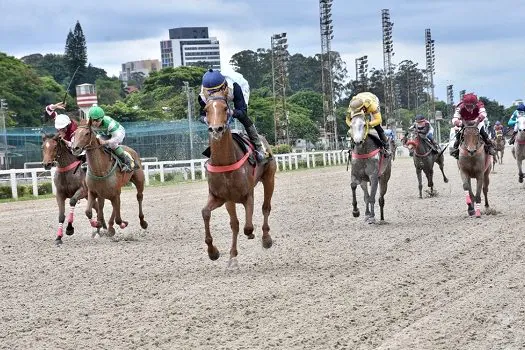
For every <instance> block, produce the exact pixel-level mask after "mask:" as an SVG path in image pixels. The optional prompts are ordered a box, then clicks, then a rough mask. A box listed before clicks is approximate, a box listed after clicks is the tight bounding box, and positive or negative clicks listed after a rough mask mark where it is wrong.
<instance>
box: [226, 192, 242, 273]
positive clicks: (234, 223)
mask: <svg viewBox="0 0 525 350" xmlns="http://www.w3.org/2000/svg"><path fill="white" fill-rule="evenodd" d="M226 210H227V211H228V214H230V228H231V229H232V246H231V248H230V260H229V261H228V267H238V264H237V237H238V236H239V219H238V218H237V210H236V208H235V203H234V202H226Z"/></svg>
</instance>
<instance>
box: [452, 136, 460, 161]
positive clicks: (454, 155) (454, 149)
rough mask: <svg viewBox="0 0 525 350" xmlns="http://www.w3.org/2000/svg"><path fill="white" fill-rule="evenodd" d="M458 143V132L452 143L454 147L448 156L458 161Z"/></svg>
mask: <svg viewBox="0 0 525 350" xmlns="http://www.w3.org/2000/svg"><path fill="white" fill-rule="evenodd" d="M459 142H460V135H459V132H457V133H456V140H455V141H454V146H452V148H451V149H450V155H451V156H452V157H454V158H456V159H459Z"/></svg>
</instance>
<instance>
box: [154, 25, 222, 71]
mask: <svg viewBox="0 0 525 350" xmlns="http://www.w3.org/2000/svg"><path fill="white" fill-rule="evenodd" d="M169 34H170V39H169V40H163V41H161V42H160V56H161V62H162V68H166V67H179V66H193V65H201V64H203V65H206V66H209V67H210V68H214V69H220V68H221V56H220V46H219V41H218V40H217V38H215V37H211V38H210V37H209V36H208V27H182V28H172V29H170V30H169Z"/></svg>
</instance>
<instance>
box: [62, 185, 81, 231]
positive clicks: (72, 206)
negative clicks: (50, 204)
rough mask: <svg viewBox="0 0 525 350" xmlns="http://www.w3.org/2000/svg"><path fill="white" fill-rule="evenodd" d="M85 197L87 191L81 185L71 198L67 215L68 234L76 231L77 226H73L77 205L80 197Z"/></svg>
mask: <svg viewBox="0 0 525 350" xmlns="http://www.w3.org/2000/svg"><path fill="white" fill-rule="evenodd" d="M83 197H85V192H84V189H83V188H82V187H80V188H79V189H78V190H77V191H76V192H75V194H74V195H73V196H72V197H71V198H70V199H69V215H68V216H67V228H66V235H68V236H71V235H72V234H73V233H75V228H74V227H73V221H74V218H75V206H76V205H77V203H78V201H79V199H80V198H83Z"/></svg>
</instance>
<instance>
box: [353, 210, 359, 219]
mask: <svg viewBox="0 0 525 350" xmlns="http://www.w3.org/2000/svg"><path fill="white" fill-rule="evenodd" d="M352 215H353V216H354V218H358V217H359V215H360V214H359V210H354V211H352Z"/></svg>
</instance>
